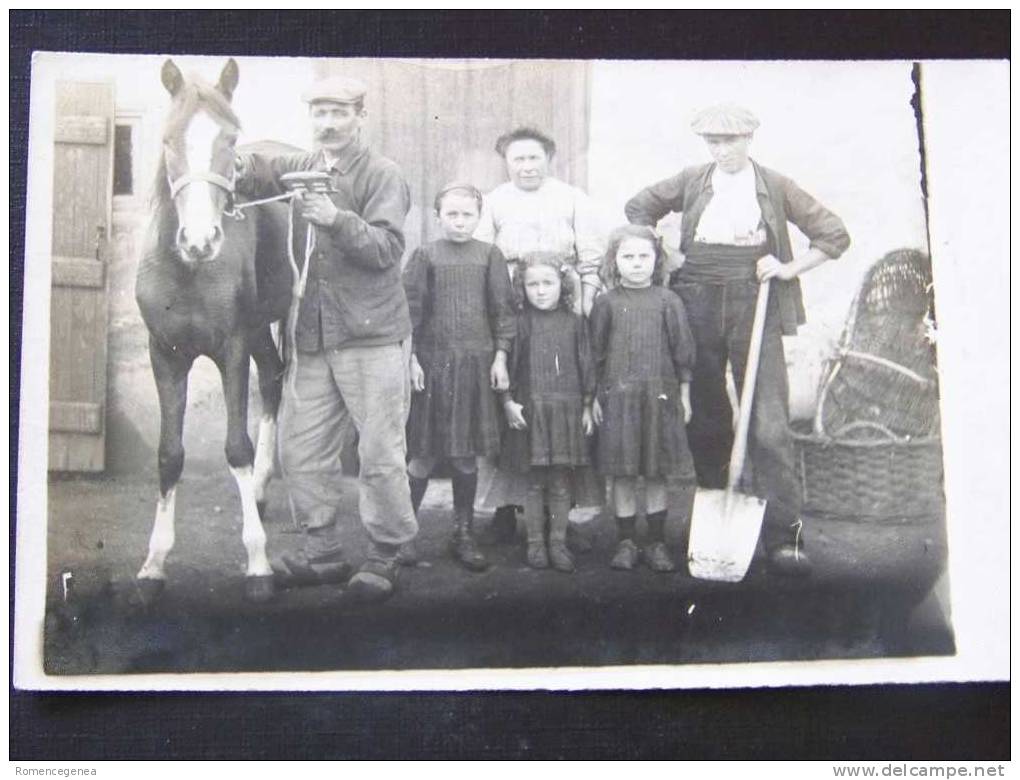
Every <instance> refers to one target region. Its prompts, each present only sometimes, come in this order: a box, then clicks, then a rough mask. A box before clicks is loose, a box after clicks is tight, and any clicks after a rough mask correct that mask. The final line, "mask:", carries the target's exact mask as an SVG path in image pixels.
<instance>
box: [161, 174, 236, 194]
mask: <svg viewBox="0 0 1020 780" xmlns="http://www.w3.org/2000/svg"><path fill="white" fill-rule="evenodd" d="M199 181H206V182H209V183H210V184H213V185H215V186H217V187H219V188H220V189H221V190H223V191H224V192H226V193H227V195H228V196H229V197H230V199H231V200H233V198H234V180H233V179H228V178H227V177H226V176H221V175H220V174H218V173H213V172H212V171H188V173H186V174H184V175H183V176H180V177H179V178H176V179H174V180H173V181H172V182H170V197H171V199H172V198H176V197H177V195H178V194H179V193H180V191H181V190H183V189H184V188H185V187H187V186H188V185H189V184H194V183H195V182H199Z"/></svg>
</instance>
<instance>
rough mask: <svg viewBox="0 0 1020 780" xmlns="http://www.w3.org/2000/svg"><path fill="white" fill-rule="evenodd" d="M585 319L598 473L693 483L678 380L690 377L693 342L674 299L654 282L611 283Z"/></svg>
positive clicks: (670, 293) (692, 467)
mask: <svg viewBox="0 0 1020 780" xmlns="http://www.w3.org/2000/svg"><path fill="white" fill-rule="evenodd" d="M590 319H591V340H592V352H593V353H594V356H595V365H596V373H597V376H598V391H597V398H598V401H599V404H600V406H601V407H602V425H601V426H600V427H599V432H598V460H597V465H598V469H599V472H600V473H602V474H603V475H604V476H620V477H624V476H626V477H636V476H642V477H653V478H666V477H670V478H679V479H682V480H690V481H693V477H694V464H693V461H692V459H691V452H690V449H689V447H688V445H687V433H686V427H685V424H684V415H683V407H682V404H681V401H680V383H681V381H689V379H690V373H691V369H692V367H693V366H694V339H693V337H692V336H691V331H690V328H689V327H688V325H687V317H686V314H685V312H684V305H683V303H682V302H681V300H680V298H679V297H678V296H677V295H676V294H675V293H673V292H672V291H670V290H668V289H665V288H663V287H659V286H654V285H653V286H651V287H645V288H641V289H631V288H627V287H617V288H614V289H613V290H610V291H609V292H608V293H606V294H605V295H602V296H600V297H599V298H597V299H596V300H595V305H594V307H593V308H592V311H591V318H590Z"/></svg>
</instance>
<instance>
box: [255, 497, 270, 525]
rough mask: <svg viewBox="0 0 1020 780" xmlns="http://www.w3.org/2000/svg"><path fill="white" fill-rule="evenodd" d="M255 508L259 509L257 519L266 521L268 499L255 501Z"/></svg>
mask: <svg viewBox="0 0 1020 780" xmlns="http://www.w3.org/2000/svg"><path fill="white" fill-rule="evenodd" d="M255 508H256V509H258V510H259V520H261V521H262V522H263V523H264V522H266V510H267V509H268V508H269V502H268V501H256V502H255Z"/></svg>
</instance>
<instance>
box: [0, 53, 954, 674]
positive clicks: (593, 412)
mask: <svg viewBox="0 0 1020 780" xmlns="http://www.w3.org/2000/svg"><path fill="white" fill-rule="evenodd" d="M926 67H928V65H927V64H926V63H924V62H911V61H886V62H852V61H844V62H837V61H832V62H822V61H815V62H781V61H774V62H750V61H748V62H737V61H735V62H700V61H662V60H659V61H646V62H637V61H604V60H533V59H521V60H509V59H457V60H453V59H398V58H379V59H345V58H339V57H338V58H317V59H301V58H269V57H263V58H260V57H242V56H237V57H229V56H220V57H211V56H187V55H171V56H165V55H158V54H151V55H103V54H73V53H44V52H43V53H36V55H35V57H34V60H33V73H32V98H31V99H32V114H31V128H30V130H31V145H30V152H29V160H30V179H29V182H30V186H29V193H28V198H29V204H28V222H27V224H28V234H27V251H26V257H25V268H26V271H25V274H26V298H25V300H26V328H25V331H24V342H23V343H24V345H25V346H24V351H23V358H22V359H23V364H24V369H23V384H22V388H23V391H22V396H21V404H22V426H21V429H20V430H21V434H20V435H21V461H20V462H21V475H22V480H26V479H28V478H29V477H31V479H32V480H33V483H34V485H35V487H34V488H31V489H29V488H26V487H24V486H19V518H20V520H19V527H18V533H19V539H18V551H17V552H18V567H19V570H18V580H19V581H18V598H19V604H20V605H22V606H24V607H25V609H27V610H28V611H29V614H30V617H29V618H26V620H27V623H26V622H24V621H22V620H21V619H20V618H19V631H20V633H19V635H18V637H17V642H18V643H19V645H20V649H19V652H20V656H19V657H21V658H23V657H25V655H26V654H27V655H28V656H30V657H31V659H32V661H31V664H30V666H31V668H32V669H34V671H31V672H29V671H26V672H24V673H25V674H26V675H27V676H26V677H23V678H22V679H23V680H25V681H26V682H29V683H30V684H29V685H28V687H56V688H60V687H75V686H77V687H86V688H88V687H90V682H89V680H102V681H103V682H102V686H101V687H113V688H131V687H133V686H135V685H136V684H139V683H137V682H136V681H139V680H145V681H148V682H147V683H146V685H147V687H152V683H151V681H152V680H153V679H159V680H161V681H162V682H161V683H160V684H159V686H156V687H160V686H162V687H176V688H190V687H193V686H194V683H193V680H194V679H195V678H194V677H193V675H198V674H199V673H201V674H208V673H225V674H230V673H284V674H285V676H283V677H275V678H274V679H275V680H276V682H274V683H273V686H275V687H293V688H302V687H306V686H310V685H326V686H333V687H341V688H343V687H382V688H385V687H409V688H413V687H416V686H419V687H450V688H457V687H461V686H462V685H464V684H465V683H464V682H463V680H464V679H467V678H462V677H459V675H460V674H461V673H465V672H466V671H467V670H490V673H489V675H488V677H479V676H474V677H471V678H470V679H471V680H472V682H471V683H470V685H471V686H472V687H505V686H514V685H525V686H530V687H553V688H555V687H647V686H649V685H652V684H658V683H661V682H662V681H663V680H668V681H669V683H670V684H671V685H672V686H684V685H690V684H693V682H692V681H700V684H706V681H710V684H712V685H725V686H740V685H772V684H780V683H781V682H784V681H788V680H789V677H788V676H784V675H787V674H789V673H791V672H790V670H791V669H792V670H793V672H796V671H797V670H809V672H810V674H809V676H811V677H812V679H814V680H816V681H817V680H823V681H831V682H838V681H840V679H842V678H841V677H840V670H841V669H856V670H857V671H858V672H860V673H862V674H864V675H865V676H867V674H868V671H867V670H868V669H869V668H877V667H868V666H867V665H864V666H861V665H855V664H856V663H857V662H864V661H889V660H894V661H896V662H902V663H903V664H909V663H915V664H918V665H917V666H916V667H911V666H909V665H906V666H904V665H899V666H894V667H892V669H893V671H889V668H890V667H882V669H883V671H882V672H881V673H880V674H879V676H881V677H882V678H883V679H896V678H901V679H914V678H916V677H917V676H918V675H920V676H922V677H923V676H924V675H926V674H928V675H932V674H934V675H935V676H937V673H932V672H923V671H921V672H912V671H911V669H925V668H930V667H926V666H925V664H927V663H930V662H931V661H932V659H949V658H952V657H953V656H955V655H956V653H957V649H958V648H957V641H958V640H957V634H956V630H955V623H956V618H957V614H956V612H955V610H954V599H953V598H952V593H953V586H954V583H953V582H952V580H951V577H950V567H949V560H950V557H951V553H952V549H953V544H952V543H951V539H952V536H953V535H952V534H951V533H950V532H949V530H948V528H949V526H948V525H947V493H948V492H949V491H948V489H947V481H946V477H945V463H946V462H947V459H946V449H945V448H944V446H943V421H944V418H946V417H947V415H949V414H950V411H949V406H948V405H947V403H946V394H945V393H944V389H943V386H942V385H943V382H942V372H941V371H940V337H941V334H942V330H943V329H942V325H943V314H944V310H943V307H942V306H941V305H940V301H941V300H942V299H941V294H942V292H943V291H942V289H941V287H940V284H939V278H940V277H939V273H938V271H939V256H938V251H937V244H935V243H934V242H933V241H932V239H931V235H930V227H929V217H930V209H931V204H930V202H929V198H928V194H929V187H930V182H929V180H928V174H927V169H926V159H927V156H928V155H927V153H926V133H930V132H931V131H930V128H929V127H928V126H927V125H926V121H925V113H924V105H925V83H926V82H925V74H926ZM929 140H930V139H929ZM933 247H935V249H933ZM12 262H13V258H12ZM33 292H35V293H38V295H35V296H33V294H32V293H33ZM32 311H34V312H36V314H37V316H36V318H35V321H37V322H41V323H42V324H43V327H42V328H41V329H38V330H36V329H33V327H32V321H33V320H32V316H31V312H32ZM29 364H31V365H29ZM29 374H31V375H33V376H36V377H42V384H41V385H31V384H30V383H28V381H27V379H26V377H28V376H29ZM28 387H36V388H37V389H38V390H39V392H26V388H28ZM29 466H33V467H34V469H33V468H28V467H29ZM29 520H31V523H29ZM964 520H966V519H964ZM964 520H961V522H963V521H964ZM29 524H31V525H32V526H33V527H32V528H28V527H27V526H28V525H29ZM25 625H27V626H28V628H27V630H25V629H23V628H21V627H24V626H25ZM777 662H797V663H796V664H793V665H789V664H787V665H784V666H783V667H782V669H783V670H784V671H781V672H776V676H772V672H771V671H770V670H773V669H775V668H776V667H775V664H776V663H777ZM831 662H840V663H836V664H834V663H831ZM843 662H846V663H843ZM851 662H852V663H851ZM27 668H28V667H26V669H27ZM706 669H707V670H708V671H707V674H708V675H710V677H697V676H696V672H697V671H698V670H703V671H704V670H706ZM497 670H498V671H497ZM528 670H531V671H532V672H534V670H544V672H542V676H539V675H537V673H535V674H531V676H528V677H515V676H514V675H515V674H516V673H524V672H526V671H528ZM896 670H899V671H896ZM312 672H320V673H331V674H332V675H333V676H326V677H324V678H323V677H319V678H317V679H318V682H314V683H309V682H308V680H309V679H311V678H308V677H303V676H302V675H303V674H304V673H312ZM363 672H373V673H379V674H376V675H368V676H364V675H362V676H358V675H353V676H351V675H349V674H348V673H363ZM414 673H419V674H418V675H417V676H414ZM407 674H411V675H412V676H411V677H406V676H404V675H407ZM344 675H347V676H344ZM215 679H217V680H220V682H217V683H213V685H215V686H218V687H250V688H258V687H260V683H259V678H254V677H238V676H237V675H234V677H232V678H215ZM288 680H290V681H292V682H288ZM323 680H325V682H323ZM522 680H525V682H522ZM301 681H304V682H301ZM650 681H658V683H653V682H650Z"/></svg>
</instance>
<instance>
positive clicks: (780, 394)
mask: <svg viewBox="0 0 1020 780" xmlns="http://www.w3.org/2000/svg"><path fill="white" fill-rule="evenodd" d="M671 286H672V289H673V290H674V291H675V292H676V293H677V294H679V295H680V297H681V299H682V300H683V302H684V307H685V308H686V310H687V317H688V322H689V324H690V327H691V331H692V333H693V335H694V341H695V349H696V351H697V356H696V362H695V366H694V372H693V378H692V381H691V411H692V417H691V421H690V423H689V424H688V426H687V440H688V443H689V445H690V448H691V454H692V455H693V456H694V467H695V471H696V473H697V479H698V484H699V485H700V486H702V487H706V488H712V489H719V488H724V487H725V486H726V478H727V472H728V470H729V460H730V451H731V449H732V447H733V408H732V406H731V405H730V400H729V396H728V395H727V392H726V363H727V360H728V361H729V363H730V366H731V367H732V370H733V379H734V382H735V384H736V387H737V394H738V396H737V397H738V399H739V394H740V392H741V388H743V386H744V373H745V368H746V366H747V353H748V348H749V346H750V340H751V327H752V324H753V322H754V307H755V301H756V299H757V295H758V282H757V281H756V280H753V279H748V280H740V281H730V282H724V283H711V284H709V283H703V282H689V281H675V282H673V284H672V285H671ZM773 287H774V285H773ZM776 292H777V291H776V290H775V289H773V290H772V291H771V294H770V295H769V302H768V309H767V316H766V319H765V333H764V337H763V339H762V348H761V358H760V362H759V364H758V381H757V384H756V386H755V395H754V403H753V404H752V407H751V424H750V431H749V435H748V447H747V452H748V460H749V462H750V472H751V490H752V491H753V492H754V493H755V495H758V496H760V497H761V498H764V499H766V500H767V501H768V506H767V509H766V512H765V522H764V533H765V546H766V548H768V549H770V550H771V549H773V548H775V547H777V546H780V545H783V544H790V543H794V542H797V541H798V540H799V530H800V525H799V515H800V506H801V499H800V486H799V485H798V482H797V477H796V470H795V461H794V452H793V439H792V437H791V435H790V426H789V419H790V411H789V383H788V380H787V375H786V357H785V355H784V352H783V338H782V330H781V324H780V317H779V308H778V301H777V297H776ZM746 473H747V471H746V470H745V475H746Z"/></svg>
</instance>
